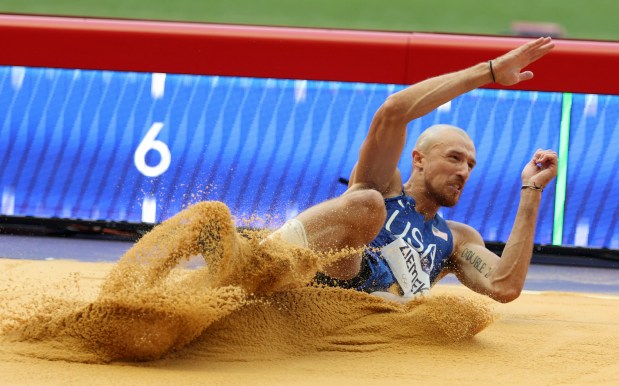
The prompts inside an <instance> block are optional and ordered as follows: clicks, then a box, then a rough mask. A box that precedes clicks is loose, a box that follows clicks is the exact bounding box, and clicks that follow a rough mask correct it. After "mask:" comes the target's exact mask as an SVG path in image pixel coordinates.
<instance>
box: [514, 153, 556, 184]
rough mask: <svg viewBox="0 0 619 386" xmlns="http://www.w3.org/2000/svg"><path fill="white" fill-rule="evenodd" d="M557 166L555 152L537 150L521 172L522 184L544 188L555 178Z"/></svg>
mask: <svg viewBox="0 0 619 386" xmlns="http://www.w3.org/2000/svg"><path fill="white" fill-rule="evenodd" d="M558 164H559V157H558V156H557V153H556V152H554V151H552V150H542V149H538V150H537V151H536V152H535V154H534V155H533V158H531V160H530V161H529V162H528V163H527V164H526V166H525V167H524V169H523V170H522V183H523V184H525V185H531V186H536V187H538V188H542V189H543V188H545V187H546V185H548V183H550V181H552V179H553V178H555V177H556V175H557V169H558Z"/></svg>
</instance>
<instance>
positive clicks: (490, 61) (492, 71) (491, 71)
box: [488, 60, 496, 83]
mask: <svg viewBox="0 0 619 386" xmlns="http://www.w3.org/2000/svg"><path fill="white" fill-rule="evenodd" d="M488 64H489V65H490V75H492V83H496V79H495V78H494V70H493V69H492V60H488Z"/></svg>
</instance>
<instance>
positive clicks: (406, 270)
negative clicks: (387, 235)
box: [380, 237, 430, 297]
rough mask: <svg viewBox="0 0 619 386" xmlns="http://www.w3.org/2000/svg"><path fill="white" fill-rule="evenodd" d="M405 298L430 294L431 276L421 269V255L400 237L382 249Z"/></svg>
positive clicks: (383, 255)
mask: <svg viewBox="0 0 619 386" xmlns="http://www.w3.org/2000/svg"><path fill="white" fill-rule="evenodd" d="M380 251H381V254H382V257H383V258H384V259H385V261H386V262H387V265H389V269H391V272H392V273H393V276H395V279H396V280H397V282H398V284H399V285H400V287H401V288H402V291H403V292H404V297H415V296H418V295H423V294H427V293H429V292H430V275H429V274H428V273H426V272H425V271H424V270H423V269H421V259H420V258H419V253H418V252H417V251H416V250H414V249H413V248H412V247H411V246H410V245H409V244H408V243H407V242H406V241H404V240H403V239H401V238H400V237H398V238H396V239H395V240H394V241H392V242H391V243H389V244H387V245H385V246H384V247H382V248H381V249H380Z"/></svg>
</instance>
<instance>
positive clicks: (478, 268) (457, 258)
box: [450, 224, 500, 295]
mask: <svg viewBox="0 0 619 386" xmlns="http://www.w3.org/2000/svg"><path fill="white" fill-rule="evenodd" d="M451 225H452V226H453V224H451ZM455 228H456V229H455V232H454V233H456V235H457V240H456V243H455V246H454V251H453V254H452V258H451V267H450V268H451V269H450V270H451V272H453V273H454V274H455V275H456V277H457V278H458V280H460V282H461V283H462V284H464V285H465V286H467V287H469V288H470V289H472V290H473V291H475V292H479V293H483V294H486V295H488V294H490V293H491V292H492V282H491V276H490V274H491V273H492V271H493V270H494V269H495V267H496V266H497V264H498V263H499V260H500V257H499V256H497V255H496V254H494V253H493V252H492V251H490V250H488V249H487V248H486V247H485V246H484V241H483V239H482V237H481V235H480V234H479V233H478V232H477V231H476V230H474V229H473V228H471V227H469V226H468V225H464V224H457V226H456V227H455Z"/></svg>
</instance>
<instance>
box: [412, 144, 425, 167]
mask: <svg viewBox="0 0 619 386" xmlns="http://www.w3.org/2000/svg"><path fill="white" fill-rule="evenodd" d="M424 160H425V157H424V156H423V153H422V152H420V151H419V150H417V149H413V169H418V170H422V171H423V164H424Z"/></svg>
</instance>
